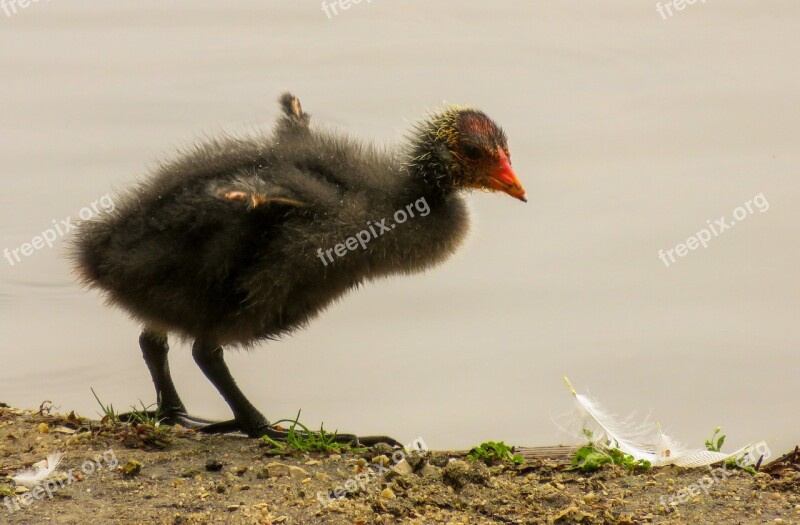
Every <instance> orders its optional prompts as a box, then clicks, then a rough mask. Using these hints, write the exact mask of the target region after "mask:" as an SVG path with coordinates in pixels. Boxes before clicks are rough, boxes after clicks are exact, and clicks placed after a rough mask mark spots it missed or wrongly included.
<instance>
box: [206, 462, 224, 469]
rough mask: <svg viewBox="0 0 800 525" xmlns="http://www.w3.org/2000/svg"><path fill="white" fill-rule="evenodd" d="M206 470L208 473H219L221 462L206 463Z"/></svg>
mask: <svg viewBox="0 0 800 525" xmlns="http://www.w3.org/2000/svg"><path fill="white" fill-rule="evenodd" d="M206 470H207V471H209V472H219V471H220V470H222V462H221V461H218V460H216V459H209V460H208V461H206Z"/></svg>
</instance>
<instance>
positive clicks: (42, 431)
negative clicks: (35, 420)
mask: <svg viewBox="0 0 800 525" xmlns="http://www.w3.org/2000/svg"><path fill="white" fill-rule="evenodd" d="M36 428H37V430H39V433H40V434H49V433H50V427H49V426H48V424H47V423H39V426H38V427H36Z"/></svg>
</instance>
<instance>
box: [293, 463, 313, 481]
mask: <svg viewBox="0 0 800 525" xmlns="http://www.w3.org/2000/svg"><path fill="white" fill-rule="evenodd" d="M289 475H290V476H291V477H292V478H293V479H305V478H307V477H308V471H307V470H304V469H302V468H300V467H295V466H294V465H291V466H290V467H289Z"/></svg>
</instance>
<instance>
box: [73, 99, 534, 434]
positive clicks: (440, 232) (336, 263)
mask: <svg viewBox="0 0 800 525" xmlns="http://www.w3.org/2000/svg"><path fill="white" fill-rule="evenodd" d="M280 103H281V107H282V110H283V115H282V117H281V118H280V119H279V120H278V122H277V125H276V126H275V129H274V130H273V132H272V133H270V134H264V135H262V136H256V137H251V138H224V139H218V140H211V141H209V142H206V143H203V144H200V145H198V146H196V147H195V148H194V149H192V150H191V151H188V152H184V153H182V154H180V155H179V156H177V158H176V159H174V160H172V161H170V162H166V163H164V164H162V165H161V166H160V167H159V168H158V169H157V170H156V171H155V173H153V174H152V175H151V176H150V177H149V178H148V179H146V180H145V181H144V182H142V183H140V184H139V185H138V186H136V187H134V188H132V189H131V190H129V191H128V192H126V193H124V194H122V195H119V196H118V197H117V198H116V200H115V203H116V206H115V208H114V210H113V211H110V212H108V213H106V214H104V215H102V216H100V217H98V218H96V219H94V220H92V221H88V222H86V223H84V224H82V225H81V226H80V228H79V230H78V233H77V234H76V236H75V238H74V242H73V245H72V257H73V260H74V262H75V266H76V271H77V274H78V276H79V278H80V280H81V281H82V282H83V283H84V284H85V285H87V286H88V287H90V288H96V289H99V290H100V291H101V292H102V293H103V294H104V295H105V297H106V298H107V300H108V302H109V303H110V304H112V305H115V306H118V307H120V308H122V309H123V310H125V311H126V312H128V313H129V314H130V315H131V316H132V317H133V318H134V319H135V320H136V321H138V322H139V323H140V324H141V325H142V333H141V336H140V337H139V345H140V347H141V350H142V353H143V355H144V360H145V363H146V364H147V367H148V369H149V371H150V374H151V376H152V378H153V383H154V384H155V388H156V394H157V396H158V397H157V398H158V403H159V408H160V411H161V414H162V415H163V417H165V418H166V420H167V422H168V423H172V424H174V423H181V424H183V425H187V426H201V425H205V424H206V423H208V421H207V420H203V419H200V418H194V417H192V416H189V415H188V413H187V411H186V408H185V407H184V404H183V402H182V401H181V399H180V397H179V395H178V392H177V389H176V388H175V385H174V384H173V381H172V378H171V376H170V371H169V364H168V360H167V353H168V345H167V336H168V334H170V333H172V334H176V335H179V336H181V337H183V338H185V339H189V340H191V341H192V342H193V346H192V355H193V357H194V360H195V362H196V363H197V365H198V366H199V367H200V369H201V370H202V371H203V373H204V374H205V376H206V377H207V378H208V379H209V380H210V381H211V382H212V383H213V384H214V386H215V387H216V388H217V389H218V390H219V392H220V394H221V395H222V396H223V398H224V399H225V401H226V402H227V403H228V405H229V406H230V408H231V410H232V411H233V415H234V418H235V420H233V421H232V422H227V423H224V424H217V425H209V426H206V427H204V428H205V429H206V430H208V431H219V430H231V429H238V430H240V431H243V432H245V433H246V434H248V435H249V436H251V437H260V436H264V435H268V436H271V437H275V438H280V437H282V436H283V434H282V433H281V431H280V430H278V429H276V428H275V427H274V426H273V425H271V424H270V422H269V421H268V420H267V418H265V417H264V416H263V415H262V414H261V412H259V411H258V410H257V409H256V408H255V407H254V406H253V405H252V404H251V403H250V401H248V399H247V398H246V397H245V395H244V393H242V391H241V390H240V389H239V387H238V386H237V384H236V382H235V380H234V379H233V377H232V375H231V373H230V371H229V370H228V367H227V366H226V364H225V361H224V358H223V347H226V346H228V347H233V346H239V347H242V346H243V347H249V346H252V345H254V344H255V343H257V342H259V341H263V340H271V339H278V338H280V337H282V336H285V335H287V334H290V333H291V332H293V331H295V330H298V329H300V328H302V327H304V326H305V325H306V324H307V323H308V322H309V321H310V320H311V319H313V318H314V317H316V316H317V315H318V314H319V313H320V312H322V311H323V310H324V309H325V308H326V307H327V306H329V305H330V304H331V303H332V302H333V301H335V300H336V299H338V298H339V297H341V296H342V295H344V294H346V293H347V292H349V291H350V290H353V289H355V288H357V287H358V286H359V285H361V284H363V283H365V282H367V281H370V280H373V279H376V278H379V277H384V276H388V275H393V274H412V273H416V272H420V271H423V270H426V269H428V268H430V267H432V266H434V265H436V264H439V263H441V262H442V261H444V260H445V259H446V258H447V257H448V256H450V255H451V254H452V253H453V252H454V251H455V250H456V248H458V246H459V245H460V244H461V242H462V240H463V239H464V236H465V234H466V233H467V229H468V213H467V208H466V206H465V202H464V199H463V194H464V193H465V192H466V191H467V190H473V189H484V190H491V191H495V192H502V193H506V194H508V195H510V196H512V197H514V198H516V199H519V200H521V201H523V202H526V197H525V191H524V190H523V188H522V185H521V184H520V182H519V180H518V179H517V176H516V175H515V173H514V170H513V169H512V167H511V156H510V153H509V150H508V144H507V141H506V136H505V134H504V133H503V131H502V129H501V128H500V127H499V126H498V125H497V124H495V123H494V122H493V121H492V120H491V119H490V118H489V117H488V116H486V115H485V114H484V113H482V112H481V111H479V110H477V109H473V108H469V107H461V106H450V107H446V108H444V109H443V110H442V111H441V112H439V113H436V114H433V115H430V116H429V118H427V119H426V120H425V121H424V122H422V123H420V124H419V125H417V127H416V129H415V130H414V131H413V132H412V135H411V136H410V137H409V139H408V141H407V143H406V144H405V145H404V146H402V147H399V148H397V149H396V150H394V151H384V150H382V149H379V148H375V147H373V146H370V145H365V144H362V143H360V142H357V141H355V140H353V139H351V138H348V137H347V136H345V135H343V134H339V133H333V132H329V131H324V130H318V129H314V128H311V127H309V122H310V117H309V116H308V114H306V113H305V112H303V109H302V107H301V105H300V101H299V100H298V99H297V98H296V97H294V96H292V95H291V94H289V93H287V94H284V95H283V96H282V97H281V98H280ZM378 440H380V439H378ZM369 441H370V440H363V439H362V442H369ZM373 441H374V440H373Z"/></svg>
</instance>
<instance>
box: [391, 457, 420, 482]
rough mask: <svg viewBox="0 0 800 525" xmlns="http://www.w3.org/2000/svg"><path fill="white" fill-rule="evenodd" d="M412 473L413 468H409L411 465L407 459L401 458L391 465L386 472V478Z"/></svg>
mask: <svg viewBox="0 0 800 525" xmlns="http://www.w3.org/2000/svg"><path fill="white" fill-rule="evenodd" d="M413 473H414V469H413V468H411V465H409V463H408V461H406V460H405V459H403V460H400V461H398V462H397V464H396V465H395V466H393V467H392V468H391V470H389V473H388V474H386V479H394V478H397V477H399V476H408V475H409V474H413Z"/></svg>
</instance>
